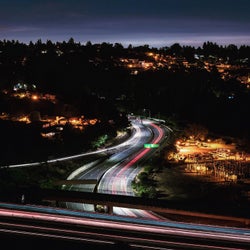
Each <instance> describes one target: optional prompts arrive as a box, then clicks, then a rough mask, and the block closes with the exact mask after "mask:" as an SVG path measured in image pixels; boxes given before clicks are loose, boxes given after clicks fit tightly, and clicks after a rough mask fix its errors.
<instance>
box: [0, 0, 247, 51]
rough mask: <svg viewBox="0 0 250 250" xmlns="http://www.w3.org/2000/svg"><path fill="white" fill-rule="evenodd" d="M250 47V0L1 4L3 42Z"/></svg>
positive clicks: (16, 0) (28, 0)
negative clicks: (210, 42) (211, 44)
mask: <svg viewBox="0 0 250 250" xmlns="http://www.w3.org/2000/svg"><path fill="white" fill-rule="evenodd" d="M71 37H72V38H74V40H75V41H76V42H81V43H83V44H85V43H86V42H87V41H91V42H92V43H102V42H109V43H116V42H117V43H121V44H122V45H124V46H128V45H129V44H132V45H133V46H138V45H145V44H148V45H149V46H150V47H163V46H169V45H172V44H173V43H176V42H177V43H180V44H181V45H192V46H195V47H197V46H201V45H202V44H203V42H205V41H212V42H216V43H217V44H219V45H228V44H235V45H237V46H239V45H243V44H245V45H250V0H0V40H3V39H6V40H19V41H20V42H25V43H29V42H30V41H33V42H36V41H37V40H38V39H42V41H43V42H46V41H47V40H51V41H53V42H57V41H68V40H69V38H71Z"/></svg>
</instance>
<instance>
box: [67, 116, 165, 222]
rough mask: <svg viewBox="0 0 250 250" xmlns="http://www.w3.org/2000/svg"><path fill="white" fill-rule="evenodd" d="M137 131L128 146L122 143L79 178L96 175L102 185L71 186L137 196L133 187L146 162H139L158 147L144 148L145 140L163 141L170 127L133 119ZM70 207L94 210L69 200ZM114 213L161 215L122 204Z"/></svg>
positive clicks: (83, 189) (143, 215)
mask: <svg viewBox="0 0 250 250" xmlns="http://www.w3.org/2000/svg"><path fill="white" fill-rule="evenodd" d="M132 124H133V127H134V128H135V133H134V135H133V137H132V138H130V140H129V142H125V143H123V145H126V147H121V146H120V145H119V150H118V151H117V152H116V153H114V154H113V155H111V156H110V157H109V158H108V159H106V160H105V161H103V162H101V163H99V164H96V165H91V166H89V167H86V168H85V169H84V170H83V171H81V172H80V174H79V175H78V176H75V178H78V179H84V180H88V179H96V180H97V182H98V185H93V184H92V185H81V184H79V185H71V186H69V187H67V188H68V189H69V190H74V191H91V189H92V191H93V192H94V191H96V192H98V193H112V194H121V195H128V196H134V192H133V190H132V184H131V183H132V181H133V180H134V178H135V177H136V175H137V174H138V173H139V172H140V171H141V169H142V166H141V165H140V164H139V163H140V162H141V161H143V160H144V159H145V158H148V157H149V156H150V155H151V154H152V153H154V152H155V149H150V148H144V144H147V143H152V144H159V143H161V142H162V141H163V140H164V139H165V135H166V128H165V127H164V129H163V128H161V127H160V126H158V125H157V124H155V123H154V122H152V121H151V120H143V122H141V121H138V120H135V121H132ZM66 206H67V208H71V209H78V210H84V211H94V210H95V208H94V206H93V205H92V204H79V203H71V202H68V203H66ZM113 213H114V214H119V215H127V216H135V217H149V218H154V219H159V216H158V215H156V214H153V213H152V212H148V211H143V210H138V209H127V208H121V207H119V208H118V207H114V208H113Z"/></svg>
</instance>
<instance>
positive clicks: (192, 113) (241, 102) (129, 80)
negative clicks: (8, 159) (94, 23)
mask: <svg viewBox="0 0 250 250" xmlns="http://www.w3.org/2000/svg"><path fill="white" fill-rule="evenodd" d="M146 52H154V53H158V54H161V55H163V56H168V55H170V56H174V57H181V58H185V59H186V60H187V61H188V62H190V63H196V64H197V65H202V64H203V63H204V61H203V60H205V59H210V60H212V59H213V60H222V61H224V62H227V63H230V64H231V65H238V64H241V65H242V64H244V67H245V68H248V67H249V60H248V58H249V57H250V46H240V47H237V46H235V45H233V44H230V45H228V46H220V45H218V44H216V43H213V42H204V44H203V46H201V47H198V48H195V47H192V46H181V45H180V44H178V43H176V44H173V45H172V46H169V47H162V48H159V49H158V48H150V47H149V46H148V45H143V46H137V47H133V46H132V45H129V46H128V47H126V48H125V47H123V46H122V45H121V44H120V43H115V44H110V43H106V42H103V43H101V44H92V43H91V42H87V43H86V44H84V45H83V44H80V43H76V42H75V41H74V39H73V38H71V39H69V40H68V41H67V42H56V43H53V42H51V41H49V40H48V41H46V42H42V41H41V40H38V41H37V42H35V43H33V42H30V43H29V44H23V43H20V42H18V41H6V40H3V41H0V73H1V74H0V88H1V89H12V88H13V85H14V84H16V83H17V82H25V83H27V84H36V86H37V90H39V91H41V92H46V93H52V94H56V95H57V96H58V98H62V99H63V101H64V102H66V103H69V104H71V105H72V106H75V107H77V109H78V110H79V112H80V113H84V114H86V115H89V116H93V117H94V116H95V117H101V118H102V119H106V120H107V119H109V118H110V117H112V116H116V117H117V114H118V113H117V112H116V111H115V109H116V108H117V107H119V108H120V110H121V108H122V110H124V111H126V112H137V113H139V112H140V111H141V110H143V109H150V111H151V113H152V115H155V116H159V115H160V116H174V117H176V118H178V119H180V120H184V121H187V122H189V121H191V122H199V123H201V124H203V125H205V126H207V127H208V128H210V129H212V130H214V131H216V132H222V133H225V134H232V135H237V136H241V137H244V138H249V127H250V124H249V119H248V116H249V110H248V109H249V107H250V105H249V104H250V96H249V90H248V89H247V87H246V86H245V85H243V84H241V83H240V82H239V81H238V80H237V78H236V77H235V78H230V79H228V80H225V79H224V80H223V79H222V78H221V76H220V74H219V73H218V71H217V69H216V68H215V67H214V69H212V70H211V71H207V70H205V69H204V67H201V66H197V67H191V68H189V69H188V70H187V69H186V68H184V67H178V68H176V69H174V70H173V69H171V70H170V69H168V68H167V67H162V68H159V69H157V70H147V71H142V72H140V73H139V74H137V75H132V74H131V70H130V69H129V68H127V67H124V66H123V65H122V64H121V62H120V58H130V59H131V58H134V59H139V60H147V61H152V60H153V59H152V57H149V56H148V54H147V53H146ZM197 55H198V56H199V59H197ZM201 56H202V58H203V60H201V59H200V58H201ZM204 58H205V59H204ZM102 98H103V99H105V101H101V102H100V100H101V99H102ZM118 99H119V101H118ZM10 106H11V105H6V102H5V101H3V98H1V106H0V107H1V110H0V111H1V112H6V111H9V110H8V109H10ZM57 112H58V110H57Z"/></svg>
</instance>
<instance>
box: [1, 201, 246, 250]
mask: <svg viewBox="0 0 250 250" xmlns="http://www.w3.org/2000/svg"><path fill="white" fill-rule="evenodd" d="M0 236H1V237H0V239H5V240H6V238H7V236H9V237H10V239H12V240H13V241H16V240H17V239H25V241H23V242H25V243H24V248H26V249H27V247H30V248H28V249H31V247H34V245H31V243H30V242H32V243H34V240H35V244H37V242H39V244H41V245H40V246H43V247H50V248H51V247H52V248H54V249H72V247H74V246H75V247H78V249H86V246H92V247H93V246H95V249H97V248H96V247H100V248H98V249H101V247H102V249H103V248H104V249H121V247H122V246H125V248H126V249H158V250H159V249H218V250H219V249H220V250H233V249H234V250H236V249H238V250H240V249H241V250H243V249H244V250H246V249H249V247H250V230H249V229H244V228H226V227H219V226H208V225H198V224H191V223H177V222H169V221H166V220H152V219H140V218H129V217H124V216H115V215H108V214H100V213H90V212H80V211H71V210H68V209H62V208H52V207H44V206H34V205H17V204H10V203H0ZM52 242H56V244H55V245H53V244H52ZM7 243H8V244H11V243H12V242H7ZM77 243H79V245H76V244H77ZM66 244H69V245H68V246H70V247H69V248H64V247H65V245H66ZM53 246H54V247H53ZM62 246H64V247H62ZM125 248H122V249H125Z"/></svg>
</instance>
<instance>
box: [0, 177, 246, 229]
mask: <svg viewBox="0 0 250 250" xmlns="http://www.w3.org/2000/svg"><path fill="white" fill-rule="evenodd" d="M89 182H94V180H90V181H89ZM4 195H5V196H7V197H16V199H15V201H17V200H19V201H21V202H22V203H27V204H36V203H40V204H42V203H45V204H46V203H47V204H55V205H57V204H59V203H60V202H76V203H85V204H93V205H103V206H106V207H107V208H108V209H107V211H108V213H110V214H112V211H113V207H124V208H133V209H142V210H147V211H153V212H156V213H159V214H161V215H163V216H165V217H166V218H167V217H168V216H170V217H171V216H175V217H176V216H177V217H179V218H189V220H190V218H192V220H195V221H197V220H198V221H200V220H205V221H209V222H212V221H216V222H217V223H218V222H220V221H222V222H225V223H226V224H227V225H230V224H233V225H236V224H237V225H239V226H244V227H245V226H250V218H241V217H232V216H225V215H217V214H208V213H201V212H196V211H186V210H181V209H178V207H180V206H181V204H180V203H173V202H169V201H166V200H160V199H149V198H142V197H135V196H125V195H114V194H112V195H111V194H103V193H90V192H79V191H68V190H54V189H18V190H15V191H12V194H10V193H8V194H2V195H1V194H0V197H3V196H4ZM7 197H6V198H7ZM21 197H22V199H21Z"/></svg>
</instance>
